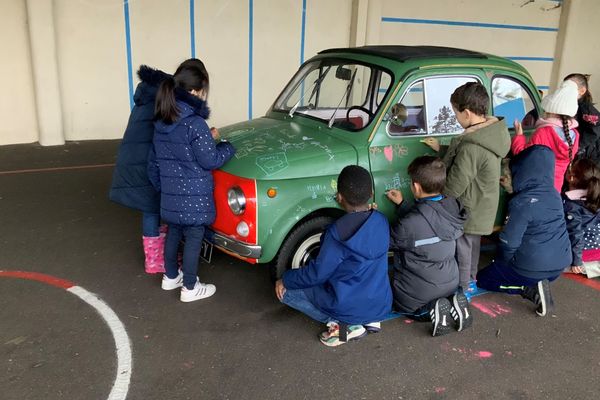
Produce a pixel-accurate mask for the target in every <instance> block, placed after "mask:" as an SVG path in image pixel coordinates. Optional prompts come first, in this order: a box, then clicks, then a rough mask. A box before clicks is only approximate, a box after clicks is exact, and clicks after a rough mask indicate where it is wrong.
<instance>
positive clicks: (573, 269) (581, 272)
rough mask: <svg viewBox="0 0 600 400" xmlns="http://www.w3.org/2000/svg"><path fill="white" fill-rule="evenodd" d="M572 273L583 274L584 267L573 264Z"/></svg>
mask: <svg viewBox="0 0 600 400" xmlns="http://www.w3.org/2000/svg"><path fill="white" fill-rule="evenodd" d="M571 273H573V274H583V268H582V267H578V266H575V265H572V266H571Z"/></svg>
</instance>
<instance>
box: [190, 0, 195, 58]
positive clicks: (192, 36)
mask: <svg viewBox="0 0 600 400" xmlns="http://www.w3.org/2000/svg"><path fill="white" fill-rule="evenodd" d="M194 5H195V4H194V0H190V46H191V47H192V52H191V54H192V58H196V30H195V25H196V23H195V21H194V18H195V16H194V13H195V11H194V8H195V7H194Z"/></svg>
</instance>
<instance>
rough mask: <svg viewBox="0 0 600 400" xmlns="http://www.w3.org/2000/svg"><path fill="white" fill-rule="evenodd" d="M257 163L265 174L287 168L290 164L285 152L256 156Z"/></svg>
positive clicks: (271, 173)
mask: <svg viewBox="0 0 600 400" xmlns="http://www.w3.org/2000/svg"><path fill="white" fill-rule="evenodd" d="M256 165H258V167H259V168H260V169H262V170H263V172H264V173H265V175H267V176H268V175H273V174H276V173H278V172H281V171H283V170H284V169H286V168H287V167H288V166H289V164H288V160H287V156H286V155H285V153H273V154H267V155H264V156H258V157H256Z"/></svg>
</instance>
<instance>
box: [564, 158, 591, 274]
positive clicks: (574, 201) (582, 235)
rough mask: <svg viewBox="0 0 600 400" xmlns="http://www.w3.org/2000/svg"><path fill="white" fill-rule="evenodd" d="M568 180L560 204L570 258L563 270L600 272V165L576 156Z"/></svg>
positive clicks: (583, 272) (582, 272) (578, 272)
mask: <svg viewBox="0 0 600 400" xmlns="http://www.w3.org/2000/svg"><path fill="white" fill-rule="evenodd" d="M567 181H568V184H569V191H567V192H566V193H565V194H564V197H563V206H564V209H565V216H566V220H567V231H568V232H569V239H571V248H572V254H573V262H572V263H571V267H569V268H567V269H566V270H565V272H572V273H576V274H586V275H587V277H588V278H594V277H596V276H600V213H599V212H598V211H600V169H598V167H597V166H596V164H595V163H594V161H592V160H588V159H585V158H584V159H580V160H577V161H575V162H574V163H573V166H572V168H571V172H570V173H567Z"/></svg>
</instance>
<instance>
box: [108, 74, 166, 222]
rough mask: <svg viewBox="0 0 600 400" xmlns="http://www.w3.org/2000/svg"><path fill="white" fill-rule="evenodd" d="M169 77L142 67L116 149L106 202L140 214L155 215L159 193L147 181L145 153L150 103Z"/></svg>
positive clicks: (149, 131) (151, 116) (151, 115)
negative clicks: (132, 103)
mask: <svg viewBox="0 0 600 400" xmlns="http://www.w3.org/2000/svg"><path fill="white" fill-rule="evenodd" d="M169 76H170V75H169V74H166V73H164V72H162V71H159V70H155V69H152V68H150V67H147V66H145V65H142V66H141V67H140V69H139V71H138V77H139V78H140V80H141V82H140V84H139V85H138V86H137V88H136V90H135V95H134V96H133V101H134V106H133V109H132V110H131V115H130V116H129V121H128V122H127V128H125V134H124V135H123V140H122V141H121V145H120V146H119V153H118V155H117V162H116V165H115V169H114V171H113V179H112V184H111V188H110V192H109V198H110V200H112V201H114V202H116V203H119V204H121V205H124V206H126V207H130V208H133V209H136V210H140V211H142V212H147V213H154V214H158V213H159V211H160V194H159V193H158V192H157V191H156V189H154V187H153V186H152V184H151V183H150V180H149V179H148V172H147V165H148V152H149V151H150V148H151V147H152V138H153V136H154V101H155V100H156V92H157V91H158V87H159V86H160V84H161V82H162V81H163V80H165V79H166V78H168V77H169Z"/></svg>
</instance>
